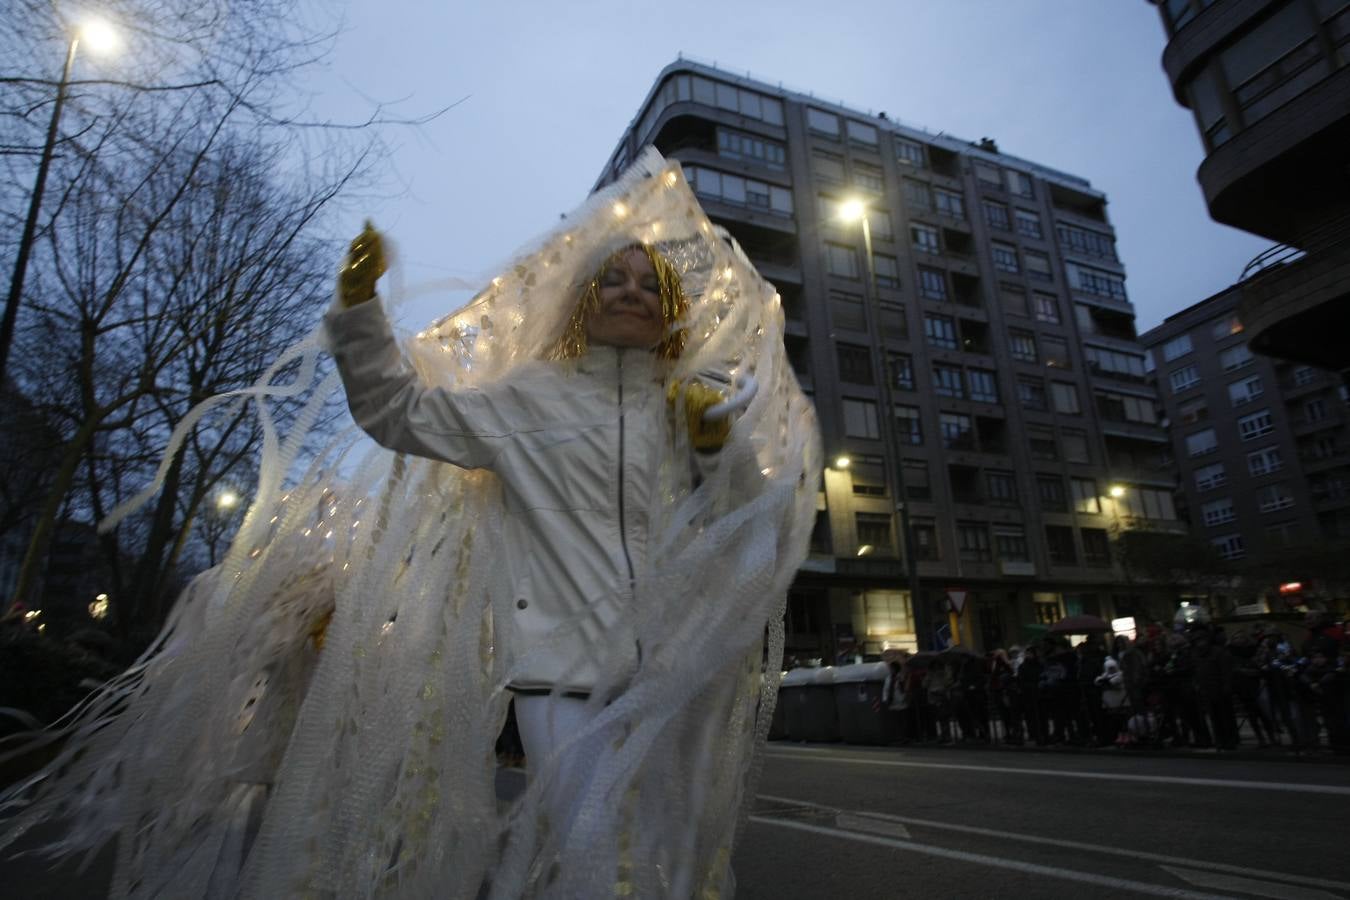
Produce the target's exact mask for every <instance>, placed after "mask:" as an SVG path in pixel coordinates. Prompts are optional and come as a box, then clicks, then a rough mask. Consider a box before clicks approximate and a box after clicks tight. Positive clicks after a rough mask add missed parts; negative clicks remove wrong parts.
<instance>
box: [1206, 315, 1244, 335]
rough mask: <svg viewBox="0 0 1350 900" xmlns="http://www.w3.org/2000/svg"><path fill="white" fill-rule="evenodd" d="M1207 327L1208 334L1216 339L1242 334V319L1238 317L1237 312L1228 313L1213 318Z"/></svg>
mask: <svg viewBox="0 0 1350 900" xmlns="http://www.w3.org/2000/svg"><path fill="white" fill-rule="evenodd" d="M1209 328H1210V332H1209V333H1210V336H1211V337H1213V338H1214V340H1216V341H1221V340H1223V339H1224V338H1227V337H1232V336H1233V335H1235V334H1242V320H1241V319H1239V318H1238V316H1237V313H1229V314H1228V315H1226V316H1223V317H1222V318H1219V319H1215V320H1214V323H1213V324H1212V325H1210V326H1209Z"/></svg>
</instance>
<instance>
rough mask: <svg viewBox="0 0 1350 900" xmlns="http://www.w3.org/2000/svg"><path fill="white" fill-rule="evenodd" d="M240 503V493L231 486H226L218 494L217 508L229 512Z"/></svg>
mask: <svg viewBox="0 0 1350 900" xmlns="http://www.w3.org/2000/svg"><path fill="white" fill-rule="evenodd" d="M238 505H239V495H238V494H236V493H235V492H234V491H233V490H231V489H230V488H225V489H224V490H223V491H221V492H220V493H219V494H217V495H216V509H218V510H220V511H221V512H229V511H230V510H232V509H234V508H235V507H236V506H238Z"/></svg>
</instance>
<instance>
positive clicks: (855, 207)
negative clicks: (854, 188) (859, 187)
mask: <svg viewBox="0 0 1350 900" xmlns="http://www.w3.org/2000/svg"><path fill="white" fill-rule="evenodd" d="M866 215H867V204H865V203H863V202H862V201H861V200H859V199H858V198H857V197H852V198H850V199H848V200H845V201H844V202H843V203H840V204H839V218H840V220H841V221H844V222H860V221H862V219H863V217H865V216H866Z"/></svg>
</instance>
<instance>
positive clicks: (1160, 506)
mask: <svg viewBox="0 0 1350 900" xmlns="http://www.w3.org/2000/svg"><path fill="white" fill-rule="evenodd" d="M1116 503H1117V504H1119V510H1120V511H1121V512H1122V513H1124V514H1125V515H1127V516H1134V517H1135V518H1140V519H1164V520H1168V521H1170V520H1172V519H1175V518H1176V517H1177V511H1176V507H1175V506H1173V502H1172V492H1171V491H1165V490H1160V489H1158V488H1146V487H1127V488H1125V493H1124V494H1122V495H1121V496H1120V498H1119V499H1117V500H1116Z"/></svg>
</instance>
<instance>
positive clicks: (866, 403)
mask: <svg viewBox="0 0 1350 900" xmlns="http://www.w3.org/2000/svg"><path fill="white" fill-rule="evenodd" d="M843 406H844V434H846V435H848V436H849V437H857V438H871V439H873V440H875V439H877V438H878V437H880V436H881V434H880V431H879V429H878V427H877V405H876V404H875V403H873V402H872V401H871V400H856V399H853V398H850V397H845V398H844V399H843Z"/></svg>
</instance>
